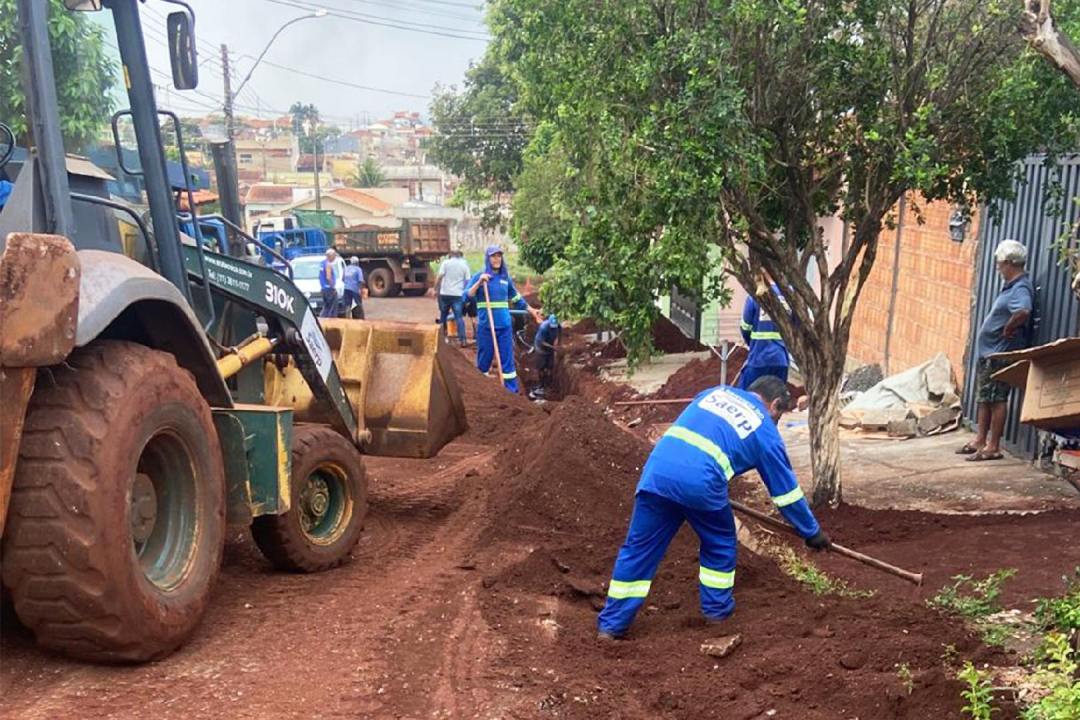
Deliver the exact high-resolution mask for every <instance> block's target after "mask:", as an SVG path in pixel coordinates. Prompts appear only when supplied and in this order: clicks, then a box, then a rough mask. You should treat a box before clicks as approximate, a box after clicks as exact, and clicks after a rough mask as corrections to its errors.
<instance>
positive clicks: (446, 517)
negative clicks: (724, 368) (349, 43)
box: [0, 299, 1080, 720]
mask: <svg viewBox="0 0 1080 720" xmlns="http://www.w3.org/2000/svg"><path fill="white" fill-rule="evenodd" d="M424 300H425V299H420V300H419V302H423V301H424ZM426 300H428V301H429V302H430V299H426ZM407 302H417V301H407ZM431 304H433V303H431ZM425 310H426V309H425ZM454 364H455V368H456V369H457V373H458V375H459V378H460V379H461V381H462V385H463V387H464V389H465V391H466V405H467V411H468V414H469V418H470V429H469V431H468V433H467V434H466V435H465V436H463V437H462V438H460V439H458V440H456V441H455V442H453V443H451V444H450V445H449V446H447V448H445V449H444V451H443V452H442V453H441V454H440V456H439V457H438V458H435V459H432V460H426V461H401V460H392V459H380V458H369V459H367V463H368V468H369V477H370V482H371V496H372V501H371V513H370V516H369V519H368V523H367V527H366V530H365V533H364V536H363V539H362V541H361V543H360V545H359V547H358V549H357V551H356V553H355V557H354V559H353V561H352V562H351V563H349V564H348V565H346V566H344V567H342V568H339V569H337V570H334V571H331V572H328V573H323V574H319V575H307V576H300V575H286V574H281V573H278V572H275V571H273V570H271V569H270V567H269V565H268V563H267V562H266V561H265V560H263V558H262V556H261V555H260V554H259V553H258V551H257V550H256V549H255V548H254V546H253V544H252V543H251V541H250V540H249V539H248V538H247V536H246V534H239V535H237V536H235V537H234V538H233V539H232V541H231V542H230V543H229V545H228V547H227V549H226V556H225V562H224V567H223V568H222V572H221V576H220V579H219V581H218V583H217V585H216V587H215V590H214V595H213V601H212V603H211V608H210V611H209V613H208V616H207V618H206V621H205V623H204V624H203V626H202V627H201V628H200V629H199V631H198V633H197V634H196V636H195V638H194V639H193V641H192V642H191V643H190V644H189V645H187V646H186V647H184V648H182V649H181V650H180V651H179V652H177V653H176V654H174V655H173V656H171V657H169V658H167V659H165V660H163V661H161V662H158V663H154V664H150V665H145V666H139V667H97V666H91V665H83V664H77V663H72V662H68V661H65V660H63V659H60V658H57V657H54V656H50V655H48V654H46V653H44V652H43V651H41V650H39V649H38V648H37V647H36V646H35V645H34V644H33V642H32V639H31V638H29V637H27V636H26V635H25V634H23V633H22V632H20V631H18V630H16V629H13V628H12V626H11V625H10V624H6V625H5V626H4V632H3V636H2V638H0V659H2V662H0V694H2V697H3V700H2V704H0V716H2V717H3V718H12V719H15V718H19V719H20V720H37V719H39V718H40V719H43V720H44V719H49V720H52V719H53V718H69V717H70V718H80V719H86V720H92V719H94V718H119V719H126V718H143V717H153V718H160V719H162V720H167V719H170V718H184V719H187V718H210V719H215V718H229V719H230V720H231V719H234V718H260V719H261V718H339V717H348V718H416V719H419V718H504V719H506V718H538V717H539V718H544V717H553V718H582V719H584V718H589V720H595V719H596V718H656V717H664V718H686V719H689V718H695V719H696V718H717V719H718V720H719V719H721V718H722V719H723V720H752V719H757V718H769V717H775V718H798V719H799V720H803V719H809V720H817V719H818V718H822V719H824V718H854V717H858V718H863V719H868V718H874V719H875V720H877V719H885V718H910V719H911V720H916V719H919V720H922V719H924V718H935V719H937V718H957V719H959V718H960V717H961V715H960V708H961V706H962V704H963V703H962V701H961V699H960V696H959V690H960V687H959V685H958V683H957V682H956V681H955V680H953V679H952V675H951V673H952V669H951V668H950V667H948V663H949V662H950V661H949V660H948V659H944V660H943V657H945V656H947V655H948V651H947V647H948V646H953V647H954V648H955V652H956V653H958V657H959V658H971V659H975V660H977V661H980V662H995V663H1001V664H1007V663H1009V662H1012V661H1013V659H1011V658H1008V657H1005V656H1003V654H1002V653H1000V652H998V651H993V650H989V649H987V648H985V647H983V646H981V644H980V643H979V642H978V641H977V639H976V638H975V637H974V636H972V635H971V634H970V633H969V632H968V631H967V630H965V629H964V628H963V627H962V626H961V625H960V624H959V623H957V622H956V621H954V620H951V619H948V618H945V617H942V616H940V615H938V614H937V613H935V612H934V611H931V610H929V609H928V608H927V607H926V606H925V604H924V602H923V600H924V599H925V598H926V597H928V596H929V595H931V594H932V593H933V592H934V591H935V590H936V589H937V587H939V586H940V584H942V583H943V582H944V581H945V580H947V578H948V577H949V576H950V575H952V574H954V573H956V572H961V571H963V572H974V573H978V574H985V573H987V572H990V571H992V570H995V569H997V568H998V567H1002V566H1021V568H1022V569H1021V574H1020V576H1018V578H1017V583H1022V584H1017V585H1016V586H1014V589H1012V590H1010V592H1009V595H1008V598H1007V599H1008V601H1009V603H1010V604H1011V605H1013V606H1016V607H1022V608H1023V609H1030V600H1031V599H1032V598H1033V597H1036V596H1040V595H1047V594H1052V593H1054V592H1057V591H1058V590H1059V588H1058V587H1057V582H1058V581H1057V577H1059V576H1060V575H1061V574H1063V573H1064V572H1067V571H1068V570H1069V569H1071V568H1070V567H1069V563H1068V562H1067V558H1064V557H1062V556H1060V555H1055V554H1054V553H1051V552H1046V551H1045V549H1046V548H1047V547H1057V548H1066V547H1076V546H1077V544H1078V543H1080V523H1078V522H1076V521H1077V520H1078V519H1080V513H1078V512H1076V511H1061V512H1058V513H1055V514H1051V515H1047V516H1039V515H1031V516H1025V517H1020V518H1012V519H1009V520H1007V521H1003V520H1002V519H1000V518H996V519H995V518H952V517H949V516H937V515H927V514H923V513H904V514H900V513H889V512H876V511H869V510H859V509H852V510H845V511H841V512H840V513H838V514H836V515H835V516H832V517H830V516H829V515H826V516H824V517H823V519H822V522H823V524H825V525H826V526H829V527H835V528H836V529H837V532H838V533H840V534H842V535H843V536H844V537H845V538H850V539H851V541H852V542H853V544H856V545H862V546H865V547H866V548H868V549H872V550H873V551H874V552H876V553H878V554H880V555H881V556H882V557H883V558H884V559H886V560H892V561H894V562H897V563H899V564H906V565H912V564H913V563H914V565H913V567H912V569H914V570H917V571H921V572H924V573H927V575H928V577H929V578H930V581H929V582H928V584H927V587H926V588H923V589H921V590H915V589H912V588H909V587H908V586H906V585H904V584H902V583H900V582H898V581H895V580H892V579H889V578H884V577H882V576H876V575H872V574H870V573H866V572H862V571H861V570H857V569H851V568H848V567H846V566H844V565H843V564H842V563H841V562H840V561H839V560H838V559H827V561H826V563H825V564H826V565H827V567H828V569H829V570H830V571H832V572H834V573H835V574H837V575H840V576H842V577H849V578H851V579H852V580H854V581H855V582H856V584H857V585H858V586H859V587H863V588H870V589H875V590H877V594H876V596H875V597H873V598H869V599H837V598H835V597H818V596H814V595H812V594H810V593H808V592H806V591H805V590H804V589H802V588H801V586H799V585H798V584H797V583H795V582H794V581H793V580H791V579H790V578H788V577H787V576H785V575H783V574H782V573H781V572H780V571H779V570H778V569H777V568H776V566H775V565H774V564H773V563H772V562H771V561H767V560H765V559H763V558H759V557H757V556H755V555H753V554H751V553H749V552H742V554H741V555H740V559H739V566H738V571H737V572H738V580H737V584H736V598H737V600H738V602H739V609H738V610H737V611H736V615H735V616H734V617H733V618H732V619H731V621H730V624H728V625H726V626H725V627H724V628H723V629H722V631H723V632H724V633H730V632H737V633H741V634H742V636H743V645H742V647H741V648H740V649H739V650H737V651H736V653H735V654H734V655H733V656H731V657H729V658H726V659H723V660H717V659H714V658H710V657H706V656H704V655H702V654H701V653H700V652H699V646H700V644H701V643H702V641H703V640H705V639H708V637H709V636H710V633H709V631H708V630H707V629H706V628H705V626H704V625H703V623H702V622H701V619H700V616H699V611H698V608H697V584H696V577H697V557H696V544H695V541H694V538H693V537H692V535H691V534H690V533H688V532H687V531H685V529H684V531H683V532H682V533H681V534H680V535H679V536H678V537H677V538H676V541H675V543H674V544H673V546H672V549H671V551H670V552H669V554H668V559H667V560H666V561H665V564H664V566H663V567H662V569H661V572H660V574H659V576H658V577H657V580H656V582H655V583H654V588H653V592H652V593H651V594H650V597H649V603H648V605H647V607H646V609H645V610H644V612H643V613H642V615H641V617H640V618H639V622H638V623H637V625H635V628H634V631H633V634H632V636H631V639H630V640H629V641H627V642H625V643H620V644H617V645H614V646H609V645H601V644H598V643H597V641H596V639H595V617H596V611H597V608H598V607H599V606H600V604H601V603H602V598H603V594H604V593H603V588H604V583H605V582H606V580H607V573H609V572H610V568H611V562H612V560H613V558H614V555H615V552H616V551H617V549H618V544H619V542H620V540H621V538H622V535H623V533H624V532H625V527H626V522H627V520H628V514H629V510H630V507H631V502H632V494H633V487H634V483H635V482H636V480H637V477H638V474H639V472H640V468H641V464H642V462H643V461H644V458H645V457H646V455H647V453H648V450H649V446H648V444H647V443H645V442H644V441H643V440H642V439H640V438H638V437H636V436H634V435H632V434H631V433H629V432H626V431H623V430H620V429H618V428H617V427H616V426H615V425H613V424H612V423H611V422H610V421H609V420H608V419H607V417H606V416H605V415H604V413H603V411H602V409H601V408H600V407H599V406H598V405H596V404H594V403H592V402H589V401H586V400H583V399H582V398H580V397H571V398H568V399H567V400H566V401H565V402H563V403H558V404H552V405H549V406H548V407H547V408H546V409H543V408H538V407H537V406H535V405H532V404H530V403H528V402H527V401H525V400H524V399H523V398H521V397H515V396H511V395H508V394H506V393H505V392H504V391H502V390H501V388H500V387H499V386H498V384H497V383H496V382H495V381H494V380H491V379H488V378H482V377H480V376H478V375H477V374H476V373H475V372H474V371H473V370H472V369H471V367H470V365H469V363H468V361H467V359H466V358H464V357H463V356H460V355H455V356H454ZM734 492H738V493H740V495H742V496H745V497H746V498H748V499H751V500H752V499H753V498H754V497H755V494H756V493H758V492H759V490H758V484H757V483H756V482H755V481H753V480H752V479H749V478H748V479H743V480H740V481H738V486H737V487H736V489H735V490H734ZM830 523H831V524H830ZM1031 548H1038V549H1039V552H1032V551H1031ZM800 552H802V550H800ZM913 558H917V561H914V560H913ZM1073 561H1075V558H1073ZM1021 563H1023V564H1022V565H1021ZM1017 588H1019V589H1017ZM901 667H906V668H907V669H908V671H910V673H911V682H912V683H913V684H912V685H911V687H910V688H909V687H907V686H906V685H905V682H904V680H903V676H902V674H901V673H900V672H899V668H901ZM1013 716H1014V715H1013V714H1012V713H1011V711H1009V710H1008V709H1007V710H1006V712H1005V713H1003V714H1002V715H999V716H996V717H998V718H1008V717H1013Z"/></svg>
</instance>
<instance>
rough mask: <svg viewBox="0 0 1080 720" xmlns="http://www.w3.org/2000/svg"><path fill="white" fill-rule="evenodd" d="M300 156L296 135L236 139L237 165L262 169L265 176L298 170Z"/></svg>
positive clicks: (244, 167) (244, 168)
mask: <svg viewBox="0 0 1080 720" xmlns="http://www.w3.org/2000/svg"><path fill="white" fill-rule="evenodd" d="M299 158H300V146H299V143H298V141H297V138H296V136H295V135H291V134H289V135H281V136H279V137H277V138H269V137H260V138H257V139H253V140H237V141H236V167H237V168H238V169H239V170H261V171H262V177H263V178H267V177H271V176H273V175H274V174H275V173H291V172H296V169H297V162H298V160H299Z"/></svg>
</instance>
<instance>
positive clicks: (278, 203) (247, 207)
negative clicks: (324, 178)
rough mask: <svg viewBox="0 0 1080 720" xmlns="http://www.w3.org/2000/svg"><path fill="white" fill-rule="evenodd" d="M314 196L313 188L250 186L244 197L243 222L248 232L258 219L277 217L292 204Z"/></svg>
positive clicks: (269, 185) (264, 184)
mask: <svg viewBox="0 0 1080 720" xmlns="http://www.w3.org/2000/svg"><path fill="white" fill-rule="evenodd" d="M314 196H315V188H314V186H296V185H272V184H266V183H259V184H257V185H252V186H251V187H250V188H249V189H248V191H247V193H246V194H245V195H244V222H245V224H246V225H247V227H248V229H249V230H250V229H251V227H252V225H254V224H255V221H257V220H258V219H259V218H260V217H263V216H264V215H277V214H279V213H280V212H282V210H283V209H284V208H286V207H288V206H290V205H292V204H293V203H295V202H298V201H301V200H305V199H307V198H309V197H314Z"/></svg>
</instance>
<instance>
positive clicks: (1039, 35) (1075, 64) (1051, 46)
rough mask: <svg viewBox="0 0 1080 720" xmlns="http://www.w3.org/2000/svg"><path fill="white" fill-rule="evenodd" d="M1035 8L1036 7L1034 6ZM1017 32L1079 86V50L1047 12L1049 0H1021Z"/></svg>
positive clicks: (1048, 11) (1048, 10)
mask: <svg viewBox="0 0 1080 720" xmlns="http://www.w3.org/2000/svg"><path fill="white" fill-rule="evenodd" d="M1036 8H1037V10H1036ZM1020 32H1021V34H1022V35H1023V36H1024V39H1025V40H1027V41H1028V43H1030V44H1031V47H1033V48H1034V49H1035V50H1036V52H1038V53H1040V54H1042V55H1043V56H1045V57H1046V58H1047V59H1048V60H1049V61H1050V62H1052V63H1053V64H1054V66H1055V67H1056V68H1057V69H1058V70H1060V71H1061V72H1063V73H1065V75H1066V76H1068V78H1069V79H1070V80H1071V81H1072V82H1073V84H1074V85H1076V86H1077V87H1078V88H1080V50H1077V49H1076V46H1075V45H1073V43H1072V41H1071V40H1070V39H1069V38H1068V37H1067V36H1066V35H1065V34H1064V33H1062V32H1061V31H1059V30H1058V29H1057V28H1056V27H1054V19H1053V18H1052V17H1051V16H1050V0H1031V1H1030V2H1029V1H1028V0H1024V15H1023V19H1022V20H1021V22H1020Z"/></svg>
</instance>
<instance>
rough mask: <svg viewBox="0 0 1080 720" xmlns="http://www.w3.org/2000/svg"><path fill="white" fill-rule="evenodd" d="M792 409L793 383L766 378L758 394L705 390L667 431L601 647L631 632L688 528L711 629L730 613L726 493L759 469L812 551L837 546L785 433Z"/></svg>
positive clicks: (624, 556) (616, 582)
mask: <svg viewBox="0 0 1080 720" xmlns="http://www.w3.org/2000/svg"><path fill="white" fill-rule="evenodd" d="M790 405H791V395H790V394H789V393H788V390H787V385H786V384H785V383H784V382H783V381H782V380H780V379H779V378H776V377H772V376H769V375H766V376H764V377H761V378H758V380H757V381H755V382H754V384H753V385H752V386H751V387H750V390H749V391H743V390H738V389H735V388H731V387H726V386H723V385H721V386H718V387H714V388H711V389H709V390H706V391H705V392H703V393H701V394H700V395H698V396H697V397H696V398H694V400H693V402H692V403H690V405H689V406H687V408H686V409H685V410H683V412H682V414H681V415H679V418H678V419H677V420H676V421H675V423H674V424H673V425H672V426H671V428H669V429H668V430H667V432H665V433H664V435H663V437H661V438H660V440H659V442H657V443H656V447H655V448H654V449H653V451H652V454H650V455H649V459H648V461H647V462H646V463H645V468H644V469H643V470H642V473H641V480H640V481H639V482H638V486H637V492H636V495H635V498H634V513H633V516H632V517H631V520H630V530H629V532H628V533H627V535H626V541H625V542H624V543H623V546H622V548H621V549H620V550H619V555H618V558H617V559H616V560H615V570H614V571H613V573H612V580H611V584H610V585H609V587H608V595H607V604H606V605H605V606H604V610H603V612H601V613H600V618H599V620H598V625H599V629H600V637H601V638H602V639H607V640H611V639H615V638H620V637H622V636H623V635H625V634H626V631H627V629H628V628H629V627H630V624H631V622H633V620H634V616H635V615H636V614H637V611H638V610H639V609H640V608H641V606H642V604H644V602H645V598H646V596H647V595H648V594H649V587H650V585H651V584H652V579H653V576H654V575H655V574H656V569H657V567H659V565H660V560H661V559H662V558H663V557H664V552H665V551H666V550H667V547H668V544H669V543H670V542H671V539H672V538H673V537H675V533H676V532H677V531H678V530H679V528H680V527H681V526H682V524H683V521H687V522H689V523H690V527H692V528H693V529H694V532H696V533H697V536H698V538H699V540H700V541H701V550H700V553H699V568H698V580H699V583H700V591H701V610H702V612H703V613H704V615H705V619H706V621H707V622H709V623H716V622H719V621H721V620H723V619H724V618H726V617H727V616H729V615H731V613H732V612H733V611H734V610H735V600H734V598H733V597H732V588H733V587H734V586H735V543H736V541H735V517H734V516H733V515H732V511H731V505H730V504H729V503H728V493H727V485H728V481H729V480H731V478H732V477H734V476H735V475H739V474H741V473H744V472H746V471H748V470H750V469H756V470H757V471H758V474H760V475H761V479H762V480H763V481H764V483H765V486H766V487H767V488H768V490H769V495H770V496H771V497H772V501H773V503H774V504H775V505H776V507H777V508H779V510H780V513H781V514H782V515H783V516H784V518H785V519H786V520H787V521H788V522H789V523H791V525H792V526H794V527H795V529H796V530H797V531H798V533H799V535H801V536H802V537H803V538H805V539H806V544H807V545H808V546H810V547H811V548H813V549H815V550H822V549H825V548H828V547H829V545H830V544H831V542H830V540H829V538H828V536H827V535H826V534H825V533H824V532H822V530H821V527H820V526H819V525H818V523H817V520H816V519H815V518H814V514H813V512H812V511H811V510H810V505H809V504H808V503H807V501H806V498H805V497H803V492H802V490H801V489H800V488H799V483H798V481H796V479H795V473H794V472H793V471H792V469H791V462H790V461H789V460H788V456H787V450H786V449H785V448H784V441H783V440H782V439H781V437H780V432H779V430H778V429H777V427H776V423H777V421H778V420H779V419H780V416H781V415H782V414H783V413H784V412H785V411H787V410H788V409H789V408H790Z"/></svg>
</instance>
